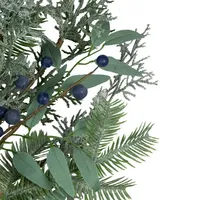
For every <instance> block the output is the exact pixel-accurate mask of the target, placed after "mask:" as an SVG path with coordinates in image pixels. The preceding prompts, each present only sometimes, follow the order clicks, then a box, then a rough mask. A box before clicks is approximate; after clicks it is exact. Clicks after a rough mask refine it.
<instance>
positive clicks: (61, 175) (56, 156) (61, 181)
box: [47, 147, 75, 197]
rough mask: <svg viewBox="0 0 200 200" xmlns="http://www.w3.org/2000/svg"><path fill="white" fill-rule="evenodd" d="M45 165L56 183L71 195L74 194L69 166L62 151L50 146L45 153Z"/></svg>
mask: <svg viewBox="0 0 200 200" xmlns="http://www.w3.org/2000/svg"><path fill="white" fill-rule="evenodd" d="M47 165H48V167H49V170H50V172H51V174H52V176H53V177H54V179H55V181H56V182H57V183H58V185H59V186H60V187H61V188H63V189H64V190H65V192H66V193H67V194H69V195H70V196H71V197H74V196H75V190H74V186H73V183H72V179H71V174H70V171H69V167H68V165H67V161H66V158H65V156H64V154H63V152H62V151H61V150H60V149H58V148H55V147H53V148H51V149H50V151H49V153H48V155H47Z"/></svg>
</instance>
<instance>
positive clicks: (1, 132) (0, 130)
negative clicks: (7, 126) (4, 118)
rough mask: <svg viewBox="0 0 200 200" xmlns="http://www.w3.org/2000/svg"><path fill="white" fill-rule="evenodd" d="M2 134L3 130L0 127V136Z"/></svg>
mask: <svg viewBox="0 0 200 200" xmlns="http://www.w3.org/2000/svg"><path fill="white" fill-rule="evenodd" d="M2 135H4V131H3V129H2V128H1V127H0V137H1V136H2Z"/></svg>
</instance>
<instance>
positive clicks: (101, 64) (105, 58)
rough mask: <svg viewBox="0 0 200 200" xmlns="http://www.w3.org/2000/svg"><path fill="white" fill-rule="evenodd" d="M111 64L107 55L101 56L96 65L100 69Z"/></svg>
mask: <svg viewBox="0 0 200 200" xmlns="http://www.w3.org/2000/svg"><path fill="white" fill-rule="evenodd" d="M108 63H109V59H108V56H105V55H100V56H98V57H97V59H96V64H97V65H98V66H99V67H105V66H107V65H108Z"/></svg>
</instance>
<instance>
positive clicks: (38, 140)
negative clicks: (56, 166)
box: [0, 131, 49, 200]
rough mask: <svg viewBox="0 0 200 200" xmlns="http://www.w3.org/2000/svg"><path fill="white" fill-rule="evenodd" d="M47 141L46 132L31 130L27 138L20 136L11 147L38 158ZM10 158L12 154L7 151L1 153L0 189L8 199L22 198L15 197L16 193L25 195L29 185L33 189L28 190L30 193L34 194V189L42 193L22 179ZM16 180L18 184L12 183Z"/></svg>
mask: <svg viewBox="0 0 200 200" xmlns="http://www.w3.org/2000/svg"><path fill="white" fill-rule="evenodd" d="M26 136H27V135H26ZM48 143H49V138H48V137H47V135H46V134H44V132H43V131H39V134H37V132H35V131H34V132H31V133H30V134H29V135H28V137H27V138H26V137H22V138H20V140H19V142H16V143H13V144H12V146H11V149H12V150H13V151H14V152H16V151H21V152H27V153H29V154H30V155H32V156H34V157H35V158H40V157H41V153H43V152H44V151H45V150H47V149H48V145H47V144H48ZM42 156H43V155H42ZM12 160H13V156H12V155H10V153H8V152H7V151H5V153H4V154H1V159H0V161H1V162H0V170H1V172H3V173H1V174H0V191H1V192H6V194H7V196H8V197H9V198H8V200H10V199H11V200H12V199H23V198H21V197H20V198H17V197H18V196H17V195H22V193H23V194H24V196H26V193H28V190H30V187H33V189H31V191H30V192H31V194H32V193H33V194H34V193H35V190H37V191H38V193H40V192H41V193H42V192H43V190H42V188H40V187H37V186H36V185H34V184H32V183H31V182H29V181H28V180H25V179H23V176H21V174H19V173H18V171H17V170H16V169H15V167H14V166H13V164H12ZM5 179H6V180H5ZM3 180H5V181H3ZM16 181H20V182H19V184H14V183H15V182H16ZM11 188H12V189H11ZM39 191H40V192H39ZM31 194H29V195H31ZM29 195H28V196H29ZM43 196H44V194H43ZM12 197H13V198H12ZM33 199H34V198H33Z"/></svg>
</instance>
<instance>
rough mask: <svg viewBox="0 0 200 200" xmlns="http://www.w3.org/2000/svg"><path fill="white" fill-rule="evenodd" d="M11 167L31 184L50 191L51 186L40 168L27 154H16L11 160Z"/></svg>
mask: <svg viewBox="0 0 200 200" xmlns="http://www.w3.org/2000/svg"><path fill="white" fill-rule="evenodd" d="M13 165H14V167H15V168H16V170H17V171H18V172H19V173H20V174H22V175H23V176H24V177H26V178H27V179H29V180H30V181H31V182H33V183H35V184H36V185H39V186H40V187H42V188H44V189H46V190H50V189H51V184H50V182H49V181H48V179H47V177H46V176H45V175H44V173H43V172H42V170H41V169H40V166H39V165H38V164H37V163H36V161H35V160H34V159H33V158H32V157H31V156H30V155H29V154H28V153H25V152H17V153H16V154H15V156H14V158H13Z"/></svg>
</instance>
